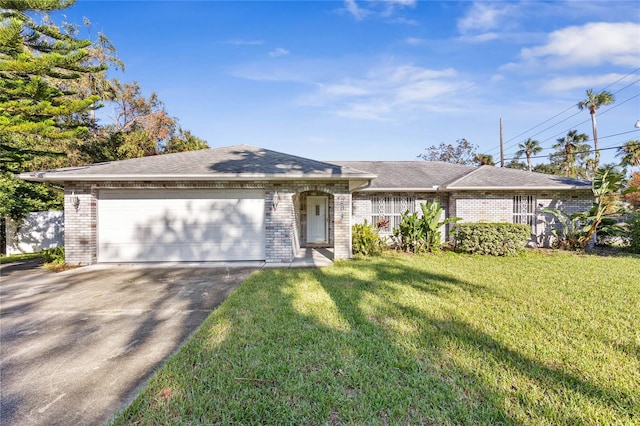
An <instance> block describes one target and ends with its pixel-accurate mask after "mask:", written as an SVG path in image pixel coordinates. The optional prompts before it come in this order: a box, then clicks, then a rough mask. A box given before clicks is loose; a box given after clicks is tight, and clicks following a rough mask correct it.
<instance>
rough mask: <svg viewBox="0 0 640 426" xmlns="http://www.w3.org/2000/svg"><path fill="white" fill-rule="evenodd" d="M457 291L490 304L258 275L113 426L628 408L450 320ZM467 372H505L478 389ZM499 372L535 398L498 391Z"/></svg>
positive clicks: (292, 274) (397, 284) (322, 278)
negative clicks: (491, 368)
mask: <svg viewBox="0 0 640 426" xmlns="http://www.w3.org/2000/svg"><path fill="white" fill-rule="evenodd" d="M405 291H408V293H407V294H404V293H403V292H405ZM460 292H463V293H466V294H465V295H464V297H465V298H474V297H481V298H482V300H483V301H485V299H486V300H487V301H490V300H491V298H492V297H497V296H495V295H493V293H492V291H491V289H490V288H487V287H484V286H481V285H478V284H475V283H470V282H466V281H462V280H459V279H456V278H455V277H453V276H448V275H446V274H435V273H430V272H428V271H426V270H424V269H419V270H418V269H416V268H413V267H411V266H408V265H406V264H403V262H401V261H385V262H357V263H356V262H354V263H353V264H351V263H350V264H347V267H334V268H326V269H319V270H271V271H266V272H263V273H260V274H258V275H254V276H253V277H251V278H249V280H248V281H246V282H245V283H244V284H243V285H242V286H241V287H240V288H239V289H238V291H237V292H236V293H234V294H233V295H232V296H231V297H230V298H229V299H228V300H227V302H226V303H225V304H224V305H223V306H222V307H221V308H220V309H219V310H218V311H216V312H214V314H213V315H212V316H211V317H210V318H209V319H208V320H207V321H206V322H205V324H204V325H203V326H202V327H201V328H200V330H199V331H198V333H197V334H196V336H195V338H194V339H192V340H191V341H190V342H189V343H188V344H187V345H186V346H185V347H184V348H183V350H182V351H181V352H180V353H179V354H178V355H177V356H176V357H175V358H174V359H173V360H172V361H171V362H169V363H168V364H167V366H166V368H164V369H163V370H162V371H161V372H160V373H159V374H158V375H157V376H155V377H154V378H153V379H152V380H151V382H150V384H149V386H148V388H146V389H145V391H144V392H143V393H142V394H141V395H140V397H139V398H137V399H136V400H135V401H134V403H133V404H132V405H131V406H130V407H129V408H128V409H127V410H126V411H125V412H124V413H123V414H122V415H121V416H120V417H119V418H118V420H117V421H116V424H128V423H131V422H136V421H138V422H140V421H141V422H148V421H150V419H153V421H154V422H158V423H165V422H174V421H177V419H180V420H181V421H195V422H204V423H218V422H222V423H244V424H255V423H262V424H281V423H294V424H342V423H356V424H389V423H390V424H518V423H522V422H525V423H526V422H543V423H544V422H549V423H556V422H558V423H574V422H578V423H582V422H585V421H588V419H587V420H585V419H584V418H581V417H579V414H581V413H580V411H579V410H580V407H583V406H584V405H582V406H578V408H577V409H575V408H574V411H571V408H568V409H566V410H564V409H563V408H564V407H561V404H562V401H563V396H564V395H565V394H578V396H577V398H576V399H577V400H581V399H587V400H588V401H590V402H592V403H593V404H595V405H599V406H606V407H616V406H617V407H619V409H620V411H619V413H623V412H625V411H624V410H629V409H633V408H632V407H633V405H630V404H632V403H633V397H632V396H631V395H626V394H619V393H616V392H615V391H614V390H610V389H605V388H602V387H601V386H598V385H597V384H595V383H592V382H590V381H589V380H586V379H583V378H581V377H578V376H576V375H575V374H571V373H569V372H568V371H564V370H562V369H561V368H555V367H549V366H547V365H543V364H542V363H540V362H538V361H536V360H534V359H530V358H528V357H526V356H523V355H522V354H520V353H518V352H517V351H515V350H513V349H511V348H509V347H507V346H506V345H505V344H504V343H502V342H500V341H499V340H497V339H495V338H494V337H492V336H490V335H488V334H487V333H486V332H484V331H482V330H480V329H478V328H477V327H474V326H473V325H471V324H468V323H466V322H465V321H464V320H463V319H462V318H460V317H458V314H456V313H455V312H454V310H453V306H454V305H455V304H459V303H460V297H459V296H460ZM487 296H488V297H487ZM463 300H466V299H464V298H463ZM465 356H467V357H471V358H472V359H473V362H472V363H471V364H467V363H464V362H461V359H462V358H464V357H465ZM474 362H475V363H476V365H477V364H484V363H489V364H492V365H495V368H496V369H500V370H501V371H499V372H497V373H495V374H494V375H495V376H496V377H497V378H495V377H494V378H492V377H486V375H487V370H486V369H485V370H484V371H480V370H479V369H475V368H473V365H474V364H473V363H474ZM503 372H504V373H505V374H509V375H510V377H516V378H519V379H520V380H521V381H522V382H524V383H525V384H533V385H534V386H536V387H537V388H538V389H541V392H542V393H543V395H540V394H535V393H534V394H532V393H529V392H528V391H527V390H526V389H525V390H522V391H521V390H519V389H509V388H508V387H504V386H500V384H499V383H498V382H500V380H501V379H502V377H500V374H502V373H503ZM522 382H516V383H515V384H516V385H520V383H522ZM550 395H551V398H550V399H551V400H549V396H550ZM576 410H577V411H576ZM611 411H615V408H612V409H611ZM620 418H621V417H618V419H620Z"/></svg>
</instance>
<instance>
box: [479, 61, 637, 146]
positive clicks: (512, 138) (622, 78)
mask: <svg viewBox="0 0 640 426" xmlns="http://www.w3.org/2000/svg"><path fill="white" fill-rule="evenodd" d="M638 71H640V67H639V68H636V69H634V70H632V71H631V72H629V73H627V74H625V75H624V76H622V77H620V78H618V79H617V80H616V81H614V82H612V83H610V84H609V85H607V86H605V87H604V88H603V89H602V90H606V89H608V88H610V87H612V86H614V85H615V84H617V83H619V82H620V81H622V80H624V79H626V78H628V77H629V76H631V75H632V74H635V73H636V72H638ZM638 82H640V79H638V80H635V81H633V82H631V83H629V84H627V85H626V86H624V87H622V88H620V89H618V90H616V91H615V92H613V94H617V93H620V92H621V91H623V90H625V89H627V88H628V87H630V86H632V85H634V84H636V83H638ZM623 103H624V102H623ZM575 107H576V104H573V105H571V106H569V107H568V108H566V109H565V110H563V111H562V112H559V113H557V114H555V115H554V116H552V117H551V118H548V119H546V120H544V121H542V122H541V123H539V124H537V125H535V126H533V127H531V128H530V129H528V130H525V131H524V132H521V133H519V134H517V135H516V136H513V137H511V138H509V139H508V140H506V141H505V145H507V144H509V142H512V141H513V140H515V139H518V138H519V137H521V136H523V135H525V134H527V133H528V132H530V131H532V130H535V129H537V128H538V127H540V126H542V125H544V124H546V123H548V122H550V121H551V120H553V119H555V118H557V117H559V116H561V115H562V114H564V113H566V112H567V111H570V110H571V109H573V108H575ZM578 114H580V111H578V112H577V113H575V114H572V115H571V116H569V117H568V118H565V119H563V120H561V121H559V122H558V123H556V124H554V125H552V126H549V127H547V128H545V129H544V130H541V131H539V132H537V133H535V134H534V135H532V136H529V137H530V138H531V137H534V136H536V135H539V134H541V133H544V132H545V131H547V130H549V129H551V128H553V127H555V126H557V125H558V124H561V123H563V122H565V121H567V120H569V119H571V118H573V117H575V116H576V115H578ZM586 121H589V120H586ZM584 123H585V122H582V123H580V124H578V125H576V126H579V125H581V124H584ZM576 126H573V127H576ZM553 137H555V136H553ZM553 137H552V138H553ZM514 146H515V144H511V145H507V146H505V148H504V149H505V150H506V149H509V148H511V147H514ZM496 149H497V148H491V149H490V150H488V152H493V151H495V150H496Z"/></svg>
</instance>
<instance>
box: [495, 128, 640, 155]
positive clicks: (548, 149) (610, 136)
mask: <svg viewBox="0 0 640 426" xmlns="http://www.w3.org/2000/svg"><path fill="white" fill-rule="evenodd" d="M637 132H640V129H634V130H628V131H626V132H620V133H614V134H612V135H606V136H599V137H598V139H609V138H613V137H616V136H622V135H628V134H629V133H637ZM616 148H617V147H616ZM552 149H557V148H554V147H549V148H542V151H550V150H552ZM607 149H610V148H600V151H604V150H607ZM584 152H595V149H589V151H584ZM511 155H513V157H511V158H505V161H506V160H518V159H520V158H522V156H516V155H515V153H514V154H511ZM547 156H548V154H547V155H541V156H535V157H530V158H546V157H547Z"/></svg>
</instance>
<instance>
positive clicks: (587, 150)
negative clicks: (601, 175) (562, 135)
mask: <svg viewBox="0 0 640 426" xmlns="http://www.w3.org/2000/svg"><path fill="white" fill-rule="evenodd" d="M622 147H623V145H616V146H611V147H608V148H600V149H599V150H598V151H608V150H610V149H619V148H622ZM549 149H552V148H549ZM591 152H595V149H584V150H581V151H573V152H572V154H573V155H575V154H588V153H591ZM529 158H531V159H533V158H549V154H547V155H532V156H531V157H529ZM520 159H521V157H511V158H505V159H504V161H507V160H509V161H512V160H520ZM524 159H525V160H526V157H524Z"/></svg>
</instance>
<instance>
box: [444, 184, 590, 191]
mask: <svg viewBox="0 0 640 426" xmlns="http://www.w3.org/2000/svg"><path fill="white" fill-rule="evenodd" d="M446 189H447V190H449V191H549V190H552V189H560V190H569V189H589V190H590V189H591V186H577V185H565V186H456V187H453V188H451V187H447V188H446Z"/></svg>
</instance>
